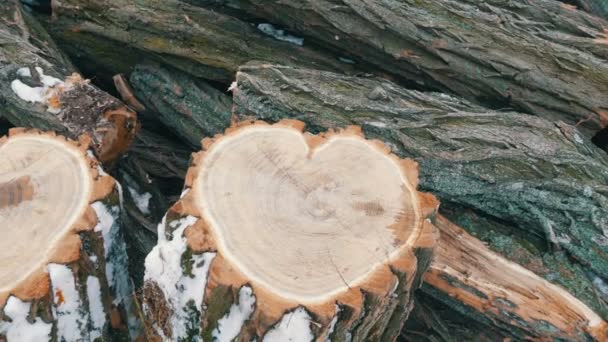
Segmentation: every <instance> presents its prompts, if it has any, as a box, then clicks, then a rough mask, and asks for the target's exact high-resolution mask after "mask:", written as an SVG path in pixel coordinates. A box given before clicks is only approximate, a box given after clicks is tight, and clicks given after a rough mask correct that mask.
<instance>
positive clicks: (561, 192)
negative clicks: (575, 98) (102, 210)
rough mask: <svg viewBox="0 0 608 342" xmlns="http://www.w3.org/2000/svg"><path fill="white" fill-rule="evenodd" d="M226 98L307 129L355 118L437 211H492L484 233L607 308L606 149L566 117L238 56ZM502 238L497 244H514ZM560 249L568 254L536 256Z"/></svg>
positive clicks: (238, 110)
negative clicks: (554, 118)
mask: <svg viewBox="0 0 608 342" xmlns="http://www.w3.org/2000/svg"><path fill="white" fill-rule="evenodd" d="M233 98H234V102H235V108H234V112H235V114H236V115H237V116H238V117H239V118H241V119H248V118H256V119H263V120H268V121H277V120H280V119H283V118H296V119H298V120H302V121H304V122H306V123H307V127H309V128H310V129H312V130H313V131H314V130H316V131H323V130H325V129H327V128H335V127H342V126H346V125H350V124H357V125H360V126H361V127H362V128H363V131H364V132H365V134H366V136H368V137H371V138H377V139H380V140H382V141H384V142H385V143H386V144H387V145H388V146H390V147H391V149H392V150H393V152H394V153H396V154H397V155H400V156H402V157H410V158H414V159H415V160H417V161H418V162H419V163H420V183H421V188H422V189H424V190H425V191H429V192H432V193H434V194H436V195H437V196H438V197H439V198H440V199H441V200H442V208H444V209H443V210H444V211H445V210H449V209H450V208H456V209H459V208H462V207H465V208H470V209H474V210H475V211H476V212H478V213H480V214H483V216H485V217H487V218H489V220H488V221H490V222H493V223H492V225H486V227H485V228H486V229H487V228H488V227H490V228H491V229H496V228H497V227H499V226H503V227H504V229H503V230H499V229H496V230H495V231H494V232H493V234H488V235H498V236H500V237H502V239H503V241H504V240H508V241H513V240H519V241H521V244H522V245H524V244H525V246H526V248H528V249H530V250H533V251H535V252H533V253H529V255H531V257H533V258H534V260H535V263H540V265H542V266H543V267H545V268H548V269H550V270H551V272H548V273H547V274H545V276H547V278H549V279H551V281H553V282H556V283H558V284H560V285H562V286H564V287H565V288H567V289H568V290H569V291H571V292H572V293H573V294H575V295H576V296H577V298H579V299H581V300H582V301H583V302H585V303H586V304H587V305H589V306H590V307H592V308H593V309H594V310H596V311H597V312H601V313H602V315H603V317H605V318H606V317H608V310H607V304H606V302H605V301H604V300H603V299H601V296H600V297H598V296H597V294H596V290H595V289H594V285H593V284H592V282H593V280H595V278H596V277H597V275H599V276H600V277H601V278H604V279H608V268H607V267H608V263H607V261H608V260H607V259H608V253H607V252H608V250H607V249H606V243H605V241H606V236H607V232H606V231H605V229H606V227H608V223H607V222H606V218H607V217H608V201H607V195H606V194H607V190H608V188H606V185H605V184H606V182H607V179H608V158H607V156H606V155H605V154H604V153H603V152H602V151H601V150H599V149H598V148H596V147H595V146H593V145H592V144H591V143H589V141H588V140H587V139H585V138H584V137H582V136H581V135H580V134H579V133H578V132H577V130H576V129H575V128H573V127H571V126H568V125H565V124H563V123H553V122H549V121H546V120H543V119H540V118H537V117H533V116H529V115H524V114H519V113H514V112H495V111H488V110H487V109H484V108H480V107H478V106H475V105H473V104H470V103H468V102H466V101H463V100H459V99H456V98H453V97H450V96H447V95H444V94H436V93H421V92H417V91H411V90H406V89H403V88H399V87H397V86H395V85H394V84H392V83H389V82H385V81H379V80H376V79H367V78H356V77H348V76H341V75H338V74H334V73H329V72H319V71H312V70H303V69H296V68H290V67H279V66H273V65H261V66H260V65H253V66H245V67H242V68H241V70H240V71H239V73H238V74H237V85H236V88H235V90H234V92H233ZM461 223H462V224H463V226H465V228H468V226H470V224H467V222H461ZM505 245H507V246H504V245H502V249H503V250H501V252H504V250H508V249H509V248H515V247H514V245H513V246H512V245H511V244H505ZM560 251H564V252H565V255H566V256H568V257H567V258H563V259H559V262H554V263H553V262H545V260H549V261H552V260H558V259H556V257H557V255H558V254H559V253H560ZM534 253H536V254H534ZM554 258H555V259H554ZM562 269H574V270H579V271H577V272H578V273H574V272H572V273H568V272H561V270H562ZM580 274H582V275H583V276H582V277H581V276H580Z"/></svg>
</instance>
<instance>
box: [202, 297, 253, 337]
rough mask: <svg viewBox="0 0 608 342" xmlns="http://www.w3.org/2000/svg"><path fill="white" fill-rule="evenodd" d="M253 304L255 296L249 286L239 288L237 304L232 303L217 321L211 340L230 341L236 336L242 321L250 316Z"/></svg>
mask: <svg viewBox="0 0 608 342" xmlns="http://www.w3.org/2000/svg"><path fill="white" fill-rule="evenodd" d="M254 305H255V296H254V295H253V290H252V289H251V287H249V286H243V287H242V288H241V289H240V290H239V302H238V304H232V306H231V307H230V311H229V312H228V313H227V314H226V315H225V316H224V317H222V318H221V319H220V320H219V321H218V326H217V328H215V329H214V330H213V333H212V335H213V340H214V341H217V342H230V341H232V340H233V339H234V338H236V337H237V335H238V334H239V332H240V331H241V328H242V327H243V323H245V321H247V320H248V319H249V317H251V314H252V313H253V309H254Z"/></svg>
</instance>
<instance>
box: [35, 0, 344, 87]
mask: <svg viewBox="0 0 608 342" xmlns="http://www.w3.org/2000/svg"><path fill="white" fill-rule="evenodd" d="M53 16H54V17H53V19H52V20H51V21H50V22H48V25H47V29H48V30H49V32H51V34H52V35H53V36H54V37H55V39H57V41H58V42H59V44H60V45H61V46H62V48H64V49H65V51H66V52H67V53H68V54H70V55H81V56H82V55H85V56H86V58H89V59H92V60H94V61H95V64H96V65H102V66H103V67H104V68H110V69H113V68H115V69H116V70H115V72H114V73H116V72H123V73H127V72H128V69H129V68H130V67H132V66H133V65H135V64H136V63H140V62H141V61H142V60H144V59H148V60H156V61H160V62H163V63H164V64H168V65H171V66H173V67H176V68H178V69H181V70H183V71H185V72H187V73H190V74H192V75H194V76H196V77H202V78H206V79H211V80H216V81H221V82H224V83H227V84H228V83H230V82H231V81H232V79H233V77H234V73H235V72H236V70H237V68H238V67H239V66H240V65H241V64H244V63H246V62H248V61H250V60H268V61H275V62H279V61H280V62H281V63H284V64H288V65H289V64H292V63H293V64H294V65H302V66H308V67H314V68H319V69H328V70H335V71H348V70H352V66H351V65H349V64H346V63H342V62H340V61H339V60H338V59H337V58H336V57H334V56H332V55H330V54H328V53H327V52H324V51H319V50H314V49H312V48H310V47H308V46H299V45H295V44H292V43H289V42H284V41H280V40H277V39H274V38H272V37H268V36H266V35H265V34H263V33H262V32H261V31H259V30H258V29H256V27H255V26H254V25H251V24H248V23H245V22H242V21H240V20H238V19H236V18H233V17H230V16H227V15H224V14H221V13H218V12H215V11H210V10H206V9H204V8H199V7H196V6H191V5H188V4H185V3H180V2H178V1H173V0H170V1H148V2H139V1H134V0H110V1H104V2H103V3H99V2H98V1H95V0H62V1H54V2H53ZM122 54H125V55H126V56H124V57H123V55H122ZM115 60H118V62H115ZM114 63H117V64H118V65H116V66H113V65H112V64H114Z"/></svg>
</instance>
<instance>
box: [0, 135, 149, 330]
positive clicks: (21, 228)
mask: <svg viewBox="0 0 608 342" xmlns="http://www.w3.org/2000/svg"><path fill="white" fill-rule="evenodd" d="M89 147H90V145H89V140H88V138H87V137H86V136H84V137H83V138H81V139H80V140H79V141H78V142H75V141H72V140H67V139H66V138H64V137H61V136H56V135H55V134H54V133H42V132H40V131H36V130H28V129H21V128H19V129H16V128H14V129H11V131H10V133H9V136H8V137H3V138H2V139H0V159H2V160H3V161H4V162H3V163H2V165H0V194H1V195H0V213H1V215H0V227H2V230H3V234H4V236H5V237H4V238H3V239H2V241H0V255H1V256H2V260H3V262H2V263H1V264H0V308H1V310H0V339H1V338H2V337H4V338H6V339H8V341H24V340H28V341H30V340H31V341H34V340H36V341H42V340H47V339H52V340H57V341H62V340H67V341H75V340H81V339H85V340H94V339H96V338H99V337H101V338H103V339H109V340H112V337H113V338H121V336H122V338H126V337H127V336H129V331H130V332H131V334H132V336H134V335H135V334H137V321H136V320H135V319H134V312H132V310H133V308H132V305H131V291H130V280H129V276H128V274H127V273H125V272H124V269H125V268H126V267H127V256H126V251H125V249H126V246H125V244H124V241H123V238H122V232H121V229H120V221H119V215H120V204H119V197H120V196H119V189H118V188H117V184H116V182H115V181H114V180H113V179H112V178H111V177H110V176H108V175H107V174H105V173H104V172H103V170H102V169H101V167H100V166H99V164H98V162H97V161H96V160H95V159H93V158H92V157H91V155H90V152H88V149H89Z"/></svg>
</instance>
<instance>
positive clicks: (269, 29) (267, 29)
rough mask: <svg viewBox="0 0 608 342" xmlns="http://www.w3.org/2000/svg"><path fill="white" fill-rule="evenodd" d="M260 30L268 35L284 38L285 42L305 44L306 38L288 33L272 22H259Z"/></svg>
mask: <svg viewBox="0 0 608 342" xmlns="http://www.w3.org/2000/svg"><path fill="white" fill-rule="evenodd" d="M258 30H260V31H262V33H264V34H266V35H268V36H271V37H274V38H275V39H278V40H282V41H284V42H288V43H292V44H295V45H299V46H302V45H304V38H300V37H296V36H292V35H290V34H286V33H285V30H281V29H277V28H276V27H274V25H272V24H268V23H264V24H259V25H258Z"/></svg>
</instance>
